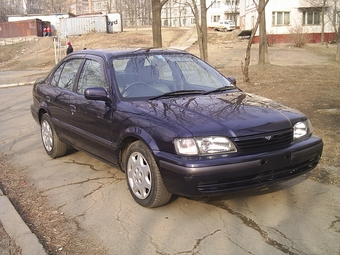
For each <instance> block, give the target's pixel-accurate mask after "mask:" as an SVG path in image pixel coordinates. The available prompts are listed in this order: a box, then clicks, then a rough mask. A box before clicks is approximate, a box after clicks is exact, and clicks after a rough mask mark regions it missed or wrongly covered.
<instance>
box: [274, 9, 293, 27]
mask: <svg viewBox="0 0 340 255" xmlns="http://www.w3.org/2000/svg"><path fill="white" fill-rule="evenodd" d="M289 24H290V12H273V13H272V25H273V26H287V25H289Z"/></svg>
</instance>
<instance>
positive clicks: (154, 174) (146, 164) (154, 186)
mask: <svg viewBox="0 0 340 255" xmlns="http://www.w3.org/2000/svg"><path fill="white" fill-rule="evenodd" d="M125 166H126V170H125V174H126V179H127V184H128V187H129V190H130V193H131V195H132V197H133V198H134V200H135V201H136V202H137V203H138V204H140V205H142V206H144V207H158V206H162V205H165V204H166V203H168V202H169V200H170V199H171V196H172V194H171V193H169V192H168V191H167V189H166V188H165V186H164V183H163V180H162V177H161V175H160V173H159V169H158V166H157V164H156V161H155V159H154V157H153V155H152V153H151V151H150V149H149V148H148V147H147V146H146V145H145V144H144V143H143V142H142V141H136V142H134V143H132V144H131V145H130V146H129V147H128V149H127V153H126V164H125Z"/></svg>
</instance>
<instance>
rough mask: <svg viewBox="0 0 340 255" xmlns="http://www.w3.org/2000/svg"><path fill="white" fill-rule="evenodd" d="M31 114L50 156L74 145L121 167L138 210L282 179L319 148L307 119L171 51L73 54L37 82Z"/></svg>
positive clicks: (312, 159) (310, 163) (305, 166)
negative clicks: (185, 198)
mask: <svg viewBox="0 0 340 255" xmlns="http://www.w3.org/2000/svg"><path fill="white" fill-rule="evenodd" d="M31 112H32V115H33V118H34V119H35V120H36V121H37V123H38V124H39V125H40V126H41V138H42V143H43V146H44V148H45V151H46V153H47V154H48V155H49V156H50V157H52V158H56V157H61V156H63V155H65V154H66V153H67V149H68V147H70V146H72V147H74V148H76V149H79V150H82V151H85V152H87V153H89V154H91V155H93V156H95V157H97V158H99V159H101V160H104V161H106V162H108V163H110V164H113V165H115V166H117V167H119V168H120V169H121V170H122V171H123V172H125V174H126V179H127V184H128V187H129V190H130V192H131V194H132V196H133V198H134V199H135V201H136V202H137V203H139V204H140V205H142V206H145V207H157V206H161V205H164V204H166V203H167V202H168V201H169V200H170V198H171V196H172V194H177V195H181V196H189V197H199V196H209V195H217V194H223V193H226V192H231V191H236V190H242V189H250V188H261V187H265V186H268V185H272V184H274V183H277V182H280V181H284V180H288V179H291V178H294V177H296V176H299V175H301V174H304V173H306V172H308V171H310V170H312V169H313V168H315V167H316V165H317V164H318V162H319V160H320V157H321V153H322V148H323V142H322V140H321V139H320V138H319V137H317V136H315V135H313V133H312V132H313V129H312V125H311V123H310V121H309V120H308V119H307V117H306V116H305V115H304V114H302V113H301V112H299V111H297V110H293V109H291V108H288V107H286V106H284V105H282V104H279V103H277V102H274V101H272V100H269V99H266V98H263V97H259V96H256V95H253V94H248V93H245V92H243V91H241V90H240V89H238V88H237V86H236V81H235V80H234V79H233V78H227V77H224V76H223V75H222V74H221V73H219V72H218V71H217V70H216V69H214V68H213V67H211V66H210V65H208V64H207V63H205V62H204V61H202V60H201V59H199V58H197V57H196V56H194V55H192V54H189V53H187V52H185V51H178V50H165V49H137V50H119V51H104V50H86V51H85V50H84V51H78V52H75V53H72V54H70V55H68V56H67V57H65V58H64V59H63V60H62V61H61V62H60V63H59V64H58V65H57V66H56V67H55V68H54V69H53V70H52V71H51V72H50V74H49V75H48V76H47V77H46V78H45V79H43V80H39V81H37V82H36V83H35V85H34V88H33V104H32V106H31Z"/></svg>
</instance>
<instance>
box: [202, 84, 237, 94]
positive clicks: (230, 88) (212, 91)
mask: <svg viewBox="0 0 340 255" xmlns="http://www.w3.org/2000/svg"><path fill="white" fill-rule="evenodd" d="M233 89H236V87H234V86H223V87H220V88H217V89H213V90H210V91H207V92H205V93H203V95H208V94H210V93H215V92H222V91H225V90H233Z"/></svg>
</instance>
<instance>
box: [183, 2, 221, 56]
mask: <svg viewBox="0 0 340 255" xmlns="http://www.w3.org/2000/svg"><path fill="white" fill-rule="evenodd" d="M215 2H216V1H212V3H211V4H210V5H209V6H208V7H207V6H206V1H205V0H200V10H201V18H199V10H198V6H197V3H196V0H191V3H189V2H187V5H189V6H190V9H191V12H192V13H193V15H194V17H195V25H196V31H197V40H198V45H199V50H200V57H201V58H202V59H203V60H205V61H208V32H207V29H208V28H207V10H208V9H209V8H210V7H211V6H212V5H213V4H214V3H215Z"/></svg>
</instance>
